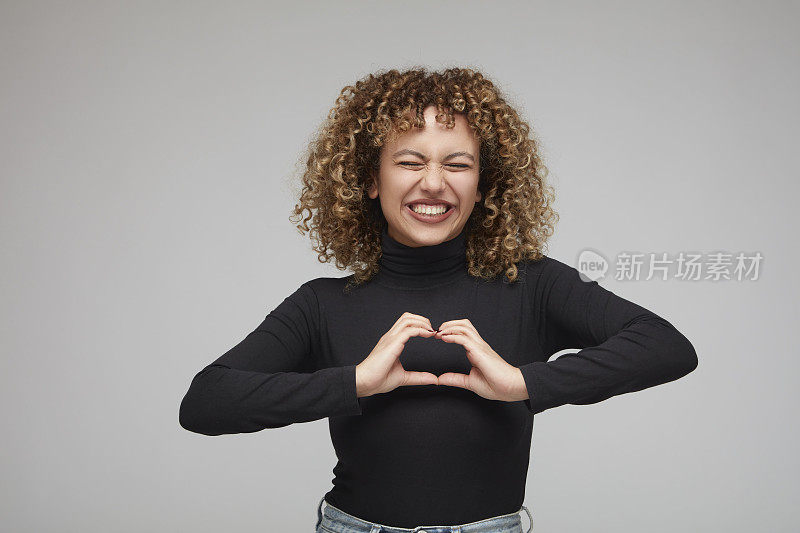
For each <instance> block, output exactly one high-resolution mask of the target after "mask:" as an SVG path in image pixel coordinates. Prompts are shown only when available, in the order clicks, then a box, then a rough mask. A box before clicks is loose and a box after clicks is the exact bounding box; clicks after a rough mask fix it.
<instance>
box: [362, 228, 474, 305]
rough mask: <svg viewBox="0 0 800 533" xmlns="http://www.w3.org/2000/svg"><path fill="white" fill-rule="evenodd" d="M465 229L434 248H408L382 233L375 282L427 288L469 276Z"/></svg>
mask: <svg viewBox="0 0 800 533" xmlns="http://www.w3.org/2000/svg"><path fill="white" fill-rule="evenodd" d="M466 250H467V248H466V225H465V226H464V228H462V229H461V233H459V234H458V235H457V236H456V237H453V238H452V239H450V240H449V241H444V242H441V243H439V244H434V245H433V246H418V247H412V246H406V245H405V244H402V243H400V242H398V241H396V240H394V239H393V238H392V237H390V236H389V231H388V226H384V228H383V231H382V232H381V258H380V259H379V264H380V270H379V271H378V274H377V275H376V278H375V279H376V281H378V282H379V283H381V284H383V285H389V286H392V287H395V288H403V289H405V288H428V287H435V286H437V285H441V284H444V283H447V282H449V281H453V280H455V279H457V278H458V277H459V274H460V273H463V272H466V264H467V256H466Z"/></svg>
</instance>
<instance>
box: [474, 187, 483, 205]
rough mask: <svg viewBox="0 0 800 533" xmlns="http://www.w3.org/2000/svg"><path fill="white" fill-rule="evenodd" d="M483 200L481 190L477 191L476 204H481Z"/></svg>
mask: <svg viewBox="0 0 800 533" xmlns="http://www.w3.org/2000/svg"><path fill="white" fill-rule="evenodd" d="M481 198H483V194H481V190H480V189H476V191H475V203H478V202H480V201H481Z"/></svg>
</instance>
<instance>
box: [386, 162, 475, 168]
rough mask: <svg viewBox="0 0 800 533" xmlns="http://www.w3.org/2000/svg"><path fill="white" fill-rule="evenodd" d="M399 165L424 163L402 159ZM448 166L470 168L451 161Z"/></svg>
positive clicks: (419, 164)
mask: <svg viewBox="0 0 800 533" xmlns="http://www.w3.org/2000/svg"><path fill="white" fill-rule="evenodd" d="M398 165H410V166H422V163H412V162H411V161H402V162H400V163H398ZM446 166H448V167H455V168H469V165H462V164H458V163H449V164H448V165H446Z"/></svg>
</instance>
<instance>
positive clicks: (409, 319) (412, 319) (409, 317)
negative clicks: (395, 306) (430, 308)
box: [395, 312, 433, 330]
mask: <svg viewBox="0 0 800 533" xmlns="http://www.w3.org/2000/svg"><path fill="white" fill-rule="evenodd" d="M408 323H412V324H422V325H424V326H425V327H427V328H429V329H431V330H433V325H432V324H431V321H430V320H429V319H428V318H427V317H424V316H422V315H415V314H414V313H409V312H405V313H403V314H402V315H400V318H398V319H397V322H395V326H398V327H404V326H405V325H406V324H408Z"/></svg>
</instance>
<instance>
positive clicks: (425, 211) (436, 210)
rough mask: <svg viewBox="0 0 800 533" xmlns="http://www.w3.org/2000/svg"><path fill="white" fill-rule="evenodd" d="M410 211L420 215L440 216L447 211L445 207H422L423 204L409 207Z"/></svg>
mask: <svg viewBox="0 0 800 533" xmlns="http://www.w3.org/2000/svg"><path fill="white" fill-rule="evenodd" d="M411 209H413V210H414V212H415V213H419V214H421V215H441V214H442V213H444V212H445V211H447V206H445V205H437V206H431V205H423V204H414V205H412V206H411Z"/></svg>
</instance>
